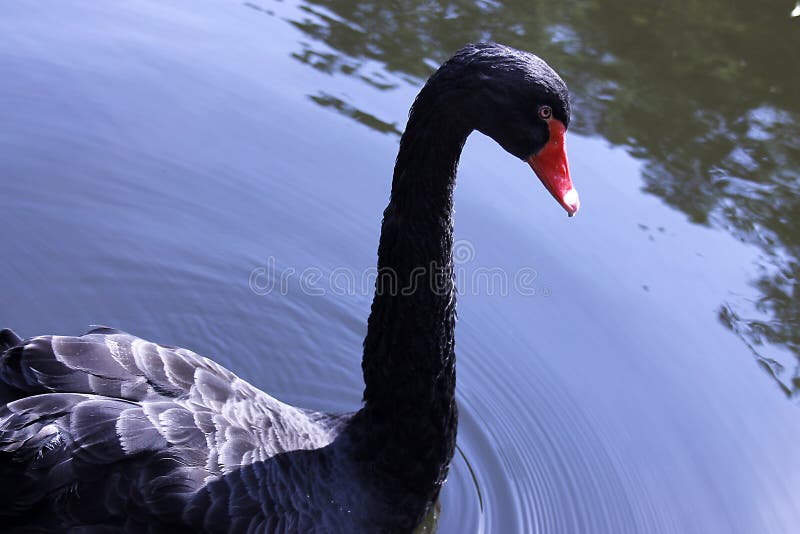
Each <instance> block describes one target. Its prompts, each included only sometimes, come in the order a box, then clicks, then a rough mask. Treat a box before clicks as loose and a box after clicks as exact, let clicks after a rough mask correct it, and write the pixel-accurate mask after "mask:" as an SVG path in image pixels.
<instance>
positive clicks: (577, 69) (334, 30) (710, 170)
mask: <svg viewBox="0 0 800 534" xmlns="http://www.w3.org/2000/svg"><path fill="white" fill-rule="evenodd" d="M301 9H302V10H303V13H304V15H303V16H302V17H299V18H298V20H294V21H292V24H294V25H295V26H296V27H297V28H299V29H300V30H302V31H303V32H304V33H305V34H306V35H308V37H309V38H310V39H311V40H310V41H309V42H307V43H304V44H302V50H301V51H299V52H298V53H296V54H295V55H294V57H295V58H296V59H297V60H299V61H302V62H304V63H307V64H309V65H310V66H312V67H314V68H316V69H319V70H323V71H325V72H329V73H341V74H345V75H347V76H353V77H356V78H359V79H361V80H363V81H364V82H366V83H369V84H371V85H372V86H374V87H376V88H378V89H381V90H390V89H392V88H394V87H396V86H397V85H398V84H401V83H404V82H410V83H413V84H414V85H417V84H419V83H420V82H421V81H422V80H423V79H424V78H426V77H427V76H428V75H429V74H430V73H431V71H432V70H433V67H434V66H435V65H437V64H439V63H440V62H441V61H443V60H444V59H446V58H447V56H448V55H449V54H450V53H451V52H452V51H454V50H456V49H457V48H459V47H460V46H461V45H463V44H464V43H465V42H468V41H477V40H495V41H500V42H504V43H507V44H510V45H512V46H515V47H518V48H522V49H527V50H535V51H537V53H539V54H540V55H542V56H543V57H545V58H547V59H548V61H550V62H551V63H553V64H555V65H558V68H559V71H560V73H561V74H562V76H563V77H564V78H565V79H566V80H567V83H568V84H569V85H570V87H571V89H572V92H573V95H574V99H575V108H576V109H580V114H579V115H578V116H577V117H576V118H575V120H574V122H573V128H574V129H576V130H577V131H579V132H582V133H584V134H589V135H601V136H603V137H604V138H606V139H607V140H609V141H610V142H612V143H614V144H617V145H622V146H625V147H627V150H628V151H629V152H630V153H631V154H632V155H634V156H635V157H637V158H640V159H641V160H642V161H643V162H644V172H643V179H644V189H645V191H647V192H649V193H651V194H654V195H657V196H658V197H660V198H662V199H663V200H664V201H665V202H666V203H667V204H669V205H670V206H672V207H674V208H675V209H678V210H680V211H682V212H684V213H685V214H686V215H687V216H688V217H689V219H690V220H691V221H693V222H695V223H699V224H705V225H710V226H713V227H716V228H720V229H724V230H726V231H728V232H730V233H731V234H732V235H734V236H735V237H737V238H739V239H741V240H742V241H745V242H748V243H751V244H754V245H756V246H758V247H759V248H760V250H761V251H762V261H761V265H760V272H759V274H758V275H757V279H756V280H755V281H754V282H753V285H754V287H755V288H756V289H757V290H758V292H759V294H760V297H759V299H758V300H757V302H755V303H749V302H745V301H744V300H743V299H742V300H740V301H737V300H735V299H733V300H731V301H729V302H725V303H723V304H722V305H721V307H720V312H719V315H720V319H721V320H722V322H723V323H724V324H726V325H727V326H728V327H729V328H730V329H731V330H732V331H733V332H735V333H736V334H737V335H739V336H740V337H741V338H742V340H743V341H744V342H745V343H747V345H748V346H749V347H750V348H751V349H752V351H753V353H754V355H755V356H756V357H757V358H758V359H759V361H760V362H761V363H762V364H763V365H764V366H765V367H766V368H767V370H768V371H769V372H770V375H771V376H773V377H774V378H775V379H776V380H777V381H778V383H779V384H780V385H781V387H782V389H783V391H785V392H786V394H787V395H789V396H792V397H794V396H798V395H800V367H797V363H796V362H793V366H795V370H794V372H793V373H788V372H786V371H785V370H784V368H783V366H782V365H781V364H780V363H779V362H777V361H775V360H771V359H769V358H768V357H766V356H764V355H763V354H762V351H763V349H764V347H765V346H766V345H767V344H773V345H778V346H781V347H783V348H785V349H788V350H789V351H790V352H791V353H793V354H794V355H795V356H796V357H797V358H800V324H798V323H800V309H798V307H799V306H800V305H798V304H797V302H798V299H797V297H798V295H797V277H798V274H800V266H799V265H798V261H799V260H798V258H800V229H798V228H797V222H798V221H800V176H799V175H798V172H799V171H798V169H800V143H798V139H800V126H798V124H800V122H799V121H798V120H799V119H800V101H798V95H800V63H798V61H797V51H798V50H800V27H798V20H797V19H791V18H790V17H789V15H788V11H787V8H786V6H785V5H782V4H778V5H763V6H756V5H754V4H753V3H752V2H744V1H743V0H733V1H731V0H709V1H707V2H682V3H680V4H679V5H678V4H674V3H668V2H653V1H647V2H636V3H630V2H628V3H617V4H613V5H610V4H608V3H600V2H593V1H585V2H555V1H530V0H526V1H524V2H523V1H499V0H470V1H467V0H450V1H447V0H440V1H434V0H394V1H385V2H384V1H381V2H377V1H362V0H359V1H355V0H303V2H302V4H301ZM315 101H317V102H319V103H320V104H321V105H325V106H329V107H333V108H334V109H337V110H339V111H340V112H342V113H345V114H346V115H348V116H351V117H353V118H355V119H356V120H360V121H361V122H364V123H365V124H367V125H370V126H372V127H374V128H376V129H378V130H380V131H383V132H390V133H395V134H396V133H398V130H397V127H396V125H395V124H389V123H385V122H383V121H381V120H379V119H377V118H375V117H373V116H372V115H370V114H369V113H366V112H363V111H359V110H358V109H356V108H355V107H354V106H353V105H352V104H349V103H347V102H344V101H342V100H341V99H337V98H336V97H331V96H330V95H324V96H318V97H315ZM790 374H791V375H793V377H792V376H787V375H790Z"/></svg>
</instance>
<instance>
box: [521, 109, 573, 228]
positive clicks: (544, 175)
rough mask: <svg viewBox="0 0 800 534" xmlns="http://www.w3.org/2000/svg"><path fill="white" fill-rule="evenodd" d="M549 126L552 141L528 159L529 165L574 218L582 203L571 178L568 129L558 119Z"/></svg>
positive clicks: (551, 120) (551, 121)
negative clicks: (568, 155) (567, 139)
mask: <svg viewBox="0 0 800 534" xmlns="http://www.w3.org/2000/svg"><path fill="white" fill-rule="evenodd" d="M548 124H549V127H550V140H549V141H548V142H547V144H546V145H544V148H542V149H541V150H540V151H539V152H538V153H536V154H534V155H533V156H531V157H530V158H528V163H529V164H530V166H531V168H532V169H533V172H535V173H536V176H538V177H539V179H540V180H541V181H542V183H543V184H544V186H545V187H546V188H547V190H548V191H550V194H551V195H553V198H555V199H556V200H557V201H558V203H559V204H561V206H563V208H564V209H565V210H567V213H568V214H569V216H570V217H572V216H573V215H575V214H576V213H578V208H580V205H581V203H580V200H578V192H577V191H575V188H574V187H572V180H571V179H570V177H569V163H568V162H567V143H566V139H565V135H566V133H567V129H566V127H565V126H564V123H562V122H561V121H560V120H558V119H550V121H549V123H548Z"/></svg>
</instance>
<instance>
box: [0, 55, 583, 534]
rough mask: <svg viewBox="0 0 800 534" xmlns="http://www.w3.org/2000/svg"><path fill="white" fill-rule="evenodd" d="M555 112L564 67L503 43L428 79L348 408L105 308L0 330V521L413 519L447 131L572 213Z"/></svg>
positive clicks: (438, 311) (432, 422)
mask: <svg viewBox="0 0 800 534" xmlns="http://www.w3.org/2000/svg"><path fill="white" fill-rule="evenodd" d="M568 123H569V101H568V97H567V90H566V86H565V85H564V82H563V81H561V79H560V78H559V77H558V76H557V75H556V74H555V72H554V71H552V69H550V67H549V66H547V65H546V63H544V61H542V60H541V59H539V58H537V57H536V56H533V55H531V54H527V53H525V52H520V51H517V50H514V49H511V48H507V47H504V46H502V45H495V44H477V45H468V46H466V47H465V48H463V49H462V50H460V51H459V52H458V53H457V54H456V55H455V56H454V57H453V58H452V59H450V60H449V61H448V62H447V63H445V64H444V65H443V66H442V67H441V68H440V69H439V70H438V71H437V72H436V73H435V74H434V75H433V76H432V77H431V78H430V80H429V81H428V82H427V84H426V85H425V87H424V88H423V89H422V91H421V92H420V94H419V96H418V97H417V99H416V101H415V103H414V106H413V108H412V111H411V114H410V116H409V122H408V126H407V128H406V131H405V133H404V134H403V137H402V139H401V145H400V152H399V154H398V157H397V162H396V165H395V171H394V177H393V182H392V194H391V200H390V202H389V205H388V206H387V208H386V210H385V212H384V217H383V223H382V227H381V238H380V243H379V248H378V273H379V276H378V281H377V283H376V292H375V298H374V300H373V304H372V309H371V314H370V317H369V322H368V332H367V336H366V339H365V341H364V354H363V362H362V367H363V371H364V380H365V386H366V387H365V390H364V405H363V407H361V409H360V410H358V411H356V412H353V413H349V414H326V413H321V412H316V411H310V410H304V409H301V408H295V407H292V406H289V405H287V404H284V403H282V402H280V401H278V400H276V399H274V398H272V397H270V396H269V395H267V394H266V393H264V392H262V391H260V390H258V389H257V388H255V387H253V386H251V385H250V384H249V383H247V382H246V381H244V380H242V379H241V378H239V377H237V376H236V375H234V374H233V373H232V372H230V371H228V370H227V369H225V368H224V367H222V366H220V365H218V364H216V363H214V362H213V361H211V360H209V359H206V358H204V357H201V356H199V355H197V354H195V353H194V352H192V351H190V350H187V349H182V348H175V347H168V346H163V345H158V344H156V343H152V342H149V341H146V340H143V339H141V338H138V337H135V336H133V335H130V334H127V333H125V332H122V331H119V330H115V329H112V328H107V327H98V328H94V329H93V330H90V331H89V332H87V333H86V334H84V335H82V336H77V337H70V336H40V337H33V338H29V339H25V340H23V339H20V338H19V337H18V336H17V335H16V334H14V333H13V332H12V331H10V330H3V331H0V476H2V479H3V482H4V483H3V484H2V485H0V524H2V525H3V526H4V530H6V531H12V532H13V531H19V532H35V531H41V532H52V531H74V532H87V531H91V532H97V531H100V532H102V531H109V532H119V531H123V532H162V531H163V532H182V531H186V532H231V533H233V532H237V533H238V532H254V533H255V532H263V533H272V532H276V533H279V532H348V533H350V532H408V531H411V530H412V529H413V528H414V527H415V526H416V525H417V524H419V522H420V521H421V520H422V518H423V517H424V516H425V514H426V512H427V511H428V510H429V508H430V506H431V505H432V503H434V502H435V501H436V499H437V497H438V494H439V490H440V488H441V486H442V483H443V482H444V480H445V477H446V475H447V469H448V466H449V462H450V460H451V459H452V456H453V451H454V448H455V437H456V429H457V409H456V404H455V394H454V392H455V349H454V346H455V344H454V329H455V287H454V285H453V276H452V242H453V237H452V192H453V187H454V184H455V172H456V167H457V163H458V158H459V155H460V153H461V148H462V147H463V144H464V141H465V140H466V137H467V136H468V135H469V134H470V132H472V131H473V130H479V131H481V132H483V133H485V134H487V135H489V136H491V137H493V138H494V139H495V140H496V141H498V142H499V143H500V145H501V146H503V148H505V149H506V150H507V151H508V152H510V153H511V154H512V155H514V156H516V157H518V158H520V159H522V160H525V161H527V162H528V163H529V164H530V165H531V167H532V168H533V169H534V171H535V172H536V173H537V175H539V177H540V178H541V179H542V181H543V182H544V184H545V186H546V187H547V189H548V190H549V191H550V193H551V194H552V195H553V196H554V197H555V198H556V200H557V201H558V202H559V203H560V204H561V205H562V206H563V207H564V208H565V209H566V210H567V212H568V213H569V214H570V215H572V214H574V212H575V211H577V208H578V204H577V193H575V191H574V189H573V188H572V184H571V181H570V178H569V170H568V166H567V163H566V153H565V150H564V138H563V135H564V132H565V131H566V127H567V125H568ZM384 275H388V276H384ZM420 275H422V276H420ZM415 277H416V278H415ZM434 279H436V281H437V282H436V284H435V287H434V283H433V280H434ZM420 280H421V281H422V283H419V285H418V287H416V289H415V290H414V291H410V292H409V291H400V289H402V288H408V287H410V286H411V282H414V281H416V282H419V281H420Z"/></svg>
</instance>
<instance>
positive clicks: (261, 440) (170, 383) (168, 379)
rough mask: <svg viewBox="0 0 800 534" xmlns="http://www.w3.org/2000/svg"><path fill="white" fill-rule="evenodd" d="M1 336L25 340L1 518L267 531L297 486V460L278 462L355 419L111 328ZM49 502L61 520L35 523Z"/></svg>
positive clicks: (7, 377) (14, 355) (7, 415)
mask: <svg viewBox="0 0 800 534" xmlns="http://www.w3.org/2000/svg"><path fill="white" fill-rule="evenodd" d="M4 332H10V331H4ZM1 338H2V339H9V340H10V342H11V343H9V344H8V345H10V346H6V347H4V348H5V352H4V353H3V354H2V357H0V383H2V384H3V385H4V386H6V387H8V388H9V390H10V391H16V392H18V393H17V397H18V398H16V399H14V400H11V401H10V402H8V403H7V404H5V405H4V406H3V407H2V408H0V468H1V469H2V472H3V474H4V477H5V484H3V485H2V487H0V518H4V519H7V520H8V522H10V524H15V522H16V523H19V524H20V525H23V524H24V525H26V528H27V527H29V526H30V525H31V522H32V521H33V522H34V523H36V524H41V525H42V527H43V528H45V527H53V528H56V527H58V528H61V527H68V526H76V525H87V524H94V525H106V526H110V527H122V526H124V525H128V527H130V528H131V529H133V530H136V529H137V528H139V527H141V524H138V523H133V524H132V523H131V521H132V520H133V519H135V518H138V519H140V520H142V521H143V522H145V523H147V524H149V525H150V527H149V528H151V529H152V528H154V527H153V525H157V524H163V525H192V526H194V527H195V528H198V529H202V530H207V531H230V532H234V531H236V532H238V531H240V530H239V529H238V527H236V528H233V526H232V523H231V521H232V520H234V519H236V518H237V517H238V516H240V515H243V516H246V518H239V519H236V520H237V521H247V523H248V525H249V527H248V528H250V527H253V528H255V527H256V526H258V524H259V521H265V517H266V516H268V515H270V514H271V512H272V510H270V509H269V506H270V503H272V504H273V505H274V506H277V505H278V503H279V502H280V500H281V499H280V498H275V497H273V498H270V497H269V494H270V492H272V491H275V488H279V489H280V484H283V488H282V489H288V486H290V485H292V484H293V481H292V480H291V479H292V473H291V469H289V470H287V471H286V472H281V473H280V476H276V475H277V474H278V471H276V470H275V468H273V467H270V466H269V465H268V464H267V461H268V460H270V459H271V458H274V457H275V456H276V455H279V454H281V453H285V452H286V451H306V450H315V449H324V448H325V447H326V446H327V445H329V444H330V443H331V442H332V441H333V439H334V438H335V437H336V435H337V434H338V431H339V429H340V428H341V426H342V423H343V422H344V421H346V419H347V418H346V417H343V416H331V415H327V414H322V413H317V412H311V411H307V410H302V409H299V408H294V407H292V406H289V405H286V404H284V403H282V402H280V401H278V400H276V399H274V398H272V397H270V396H268V395H267V394H265V393H263V392H262V391H260V390H258V389H256V388H254V387H253V386H251V385H250V384H249V383H247V382H245V381H244V380H242V379H240V378H238V377H237V376H236V375H234V374H233V373H232V372H230V371H228V370H227V369H225V368H223V367H222V366H220V365H218V364H216V363H214V362H213V361H211V360H208V359H206V358H203V357H201V356H198V355H197V354H195V353H194V352H191V351H189V350H186V349H181V348H173V347H167V346H163V345H158V344H155V343H151V342H149V341H145V340H143V339H141V338H138V337H135V336H132V335H130V334H127V333H125V332H121V331H118V330H114V329H110V328H105V327H101V328H95V329H93V330H91V331H89V332H88V333H86V334H85V335H83V336H78V337H70V336H40V337H34V338H30V339H26V340H21V339H19V338H11V337H10V334H4V335H3V336H2V337H1ZM288 459H289V458H287V460H288ZM305 463H306V464H307V463H308V462H305ZM305 469H309V466H308V465H306V466H305ZM287 474H288V475H287ZM226 476H229V479H226V478H225V477H226ZM215 481H217V483H216V484H215V483H214V482H215ZM294 504H295V505H296V507H297V508H298V510H299V509H301V507H300V506H299V503H294ZM40 510H47V512H48V515H47V516H45V517H40V518H38V519H35V520H34V519H33V518H34V515H33V514H36V513H37V512H38V511H40ZM222 517H225V520H224V521H219V522H215V519H221V518H222ZM287 517H288V516H287ZM132 518H133V519H132ZM251 523H252V524H251ZM237 524H238V523H237ZM287 525H288V524H287ZM292 525H296V523H292ZM285 527H286V528H289V527H288V526H285ZM171 528H172V527H171ZM281 528H283V527H281ZM292 528H293V527H292ZM256 530H258V529H256ZM261 531H265V532H266V531H272V530H263V529H262V530H261ZM276 531H280V528H279V529H278V530H276Z"/></svg>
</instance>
